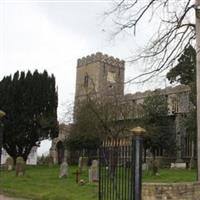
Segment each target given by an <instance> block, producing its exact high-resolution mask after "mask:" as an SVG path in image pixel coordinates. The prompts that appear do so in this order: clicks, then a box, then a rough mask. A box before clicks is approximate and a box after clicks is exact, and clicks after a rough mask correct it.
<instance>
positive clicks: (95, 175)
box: [89, 160, 99, 183]
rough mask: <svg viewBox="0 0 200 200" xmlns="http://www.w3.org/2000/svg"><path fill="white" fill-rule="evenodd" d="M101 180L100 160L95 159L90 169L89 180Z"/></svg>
mask: <svg viewBox="0 0 200 200" xmlns="http://www.w3.org/2000/svg"><path fill="white" fill-rule="evenodd" d="M98 181H99V162H98V160H93V161H92V165H91V167H90V169H89V182H90V183H92V182H98Z"/></svg>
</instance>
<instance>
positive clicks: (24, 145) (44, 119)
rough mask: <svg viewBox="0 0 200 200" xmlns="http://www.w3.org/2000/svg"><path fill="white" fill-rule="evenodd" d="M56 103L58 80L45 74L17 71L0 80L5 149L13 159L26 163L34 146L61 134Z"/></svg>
mask: <svg viewBox="0 0 200 200" xmlns="http://www.w3.org/2000/svg"><path fill="white" fill-rule="evenodd" d="M57 104H58V97H57V91H56V87H55V77H54V76H53V75H51V76H49V75H48V73H47V72H46V71H44V72H43V73H39V72H38V71H37V70H36V71H35V72H34V73H33V74H32V73H31V72H30V71H28V72H27V73H25V72H21V73H19V72H18V71H17V72H16V73H15V74H14V75H13V77H11V76H6V77H4V78H3V79H2V80H1V81H0V109H2V110H4V111H5V112H6V117H5V118H4V121H3V123H4V133H3V147H4V149H5V150H6V151H7V152H8V154H9V155H10V156H12V157H13V158H14V159H16V158H17V157H18V156H22V157H23V158H24V160H27V157H28V154H29V153H30V151H31V149H32V147H33V146H36V145H39V144H40V141H41V140H43V139H47V138H54V137H56V136H57V135H58V122H57Z"/></svg>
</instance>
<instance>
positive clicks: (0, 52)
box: [0, 0, 165, 154]
mask: <svg viewBox="0 0 200 200" xmlns="http://www.w3.org/2000/svg"><path fill="white" fill-rule="evenodd" d="M111 6H112V4H111V2H109V1H88V0H87V1H84V0H82V1H67V0H65V1H64V0H63V1H59V0H57V1H51V0H49V1H45V0H42V1H31V0H23V1H20V0H12V1H11V0H0V72H1V73H0V80H1V79H2V77H3V76H5V75H9V74H13V73H14V72H15V71H17V70H20V71H22V70H26V71H27V70H31V71H33V70H35V69H38V70H39V71H43V70H44V69H46V70H47V71H48V72H49V73H53V74H54V75H55V77H56V84H57V86H58V97H59V108H58V117H59V119H60V120H62V118H63V111H64V112H65V109H66V107H65V105H66V104H69V103H71V102H73V99H74V93H75V78H76V77H75V75H76V62H77V59H78V58H81V57H83V56H87V55H89V54H92V53H96V52H98V51H100V52H103V53H106V54H108V55H112V56H114V57H118V58H120V59H125V60H126V59H127V58H128V57H130V56H131V55H132V53H133V52H134V51H136V49H138V48H140V46H142V45H143V44H144V43H145V42H146V41H147V39H148V37H149V35H151V32H152V29H153V27H152V26H150V27H149V28H148V29H147V28H146V27H147V24H142V25H141V26H140V27H139V28H138V30H137V33H138V34H136V37H133V36H130V35H121V36H119V37H117V38H116V39H113V38H112V37H111V31H112V28H113V27H112V25H113V24H112V23H111V20H108V19H106V20H105V17H104V15H103V14H104V12H105V11H107V10H108V9H109V8H110V7H111ZM141 70H142V66H139V65H138V66H136V65H135V66H132V65H128V64H127V65H126V80H128V79H130V78H131V77H133V76H134V75H136V74H138V73H139V72H141ZM159 80H160V81H159V82H158V84H157V85H161V86H165V81H164V79H163V78H160V79H159ZM149 85H150V86H149ZM148 87H152V88H153V87H155V84H148ZM148 87H147V86H143V87H141V86H140V87H139V86H138V85H131V86H130V85H129V86H126V92H135V91H137V90H141V89H142V90H144V89H146V88H148ZM49 145H50V143H49V142H45V143H44V144H43V145H42V147H41V148H40V149H39V154H41V152H45V151H47V149H48V148H49Z"/></svg>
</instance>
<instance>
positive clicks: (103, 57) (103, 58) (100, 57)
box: [77, 52, 125, 68]
mask: <svg viewBox="0 0 200 200" xmlns="http://www.w3.org/2000/svg"><path fill="white" fill-rule="evenodd" d="M93 62H104V63H107V64H109V65H113V66H117V67H121V68H124V64H125V61H124V60H120V59H118V58H114V57H113V56H108V55H107V54H102V53H101V52H97V53H96V54H92V55H90V56H87V57H82V58H79V59H78V61H77V67H81V66H83V65H87V64H90V63H93Z"/></svg>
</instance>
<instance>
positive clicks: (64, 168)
mask: <svg viewBox="0 0 200 200" xmlns="http://www.w3.org/2000/svg"><path fill="white" fill-rule="evenodd" d="M67 176H68V164H67V162H66V161H64V162H63V163H62V164H61V165H60V175H59V178H63V177H67Z"/></svg>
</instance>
